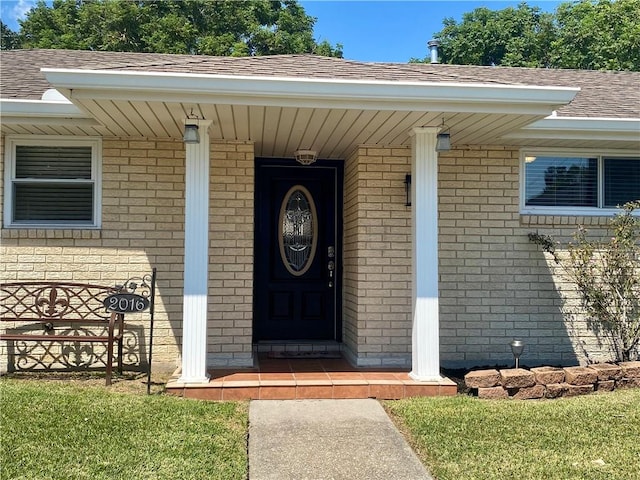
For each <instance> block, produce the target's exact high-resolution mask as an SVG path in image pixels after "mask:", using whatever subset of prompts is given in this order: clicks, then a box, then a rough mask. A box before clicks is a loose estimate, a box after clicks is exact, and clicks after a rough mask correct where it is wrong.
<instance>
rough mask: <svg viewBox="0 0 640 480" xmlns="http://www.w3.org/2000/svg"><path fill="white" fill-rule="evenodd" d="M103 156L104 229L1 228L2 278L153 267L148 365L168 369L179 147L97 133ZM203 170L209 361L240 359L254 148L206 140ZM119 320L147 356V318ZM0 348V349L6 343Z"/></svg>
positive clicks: (111, 278) (86, 276) (175, 303)
mask: <svg viewBox="0 0 640 480" xmlns="http://www.w3.org/2000/svg"><path fill="white" fill-rule="evenodd" d="M2 152H3V153H4V150H2ZM102 153H103V158H102V167H103V173H102V179H103V190H102V228H101V229H100V230H71V229H62V230H54V229H3V230H2V231H1V247H0V255H1V257H2V262H0V279H2V280H5V281H11V280H24V281H27V280H39V279H46V280H72V281H78V282H93V283H99V284H107V285H111V284H115V283H121V282H123V281H124V280H126V279H127V278H129V277H131V276H135V275H140V274H144V273H148V272H150V270H151V268H152V267H154V266H155V267H156V268H157V270H158V290H157V293H158V296H157V307H156V314H155V328H154V362H158V364H159V365H162V366H164V367H166V368H173V367H175V366H176V365H177V364H178V363H179V350H180V346H181V342H182V339H181V337H182V303H183V298H182V291H183V271H184V268H183V260H184V230H183V229H184V155H185V154H184V144H183V143H182V142H181V141H175V140H158V139H153V140H150V139H104V140H103V152H102ZM3 165H4V162H3ZM211 173H212V175H211V185H210V192H211V193H210V195H211V207H210V208H211V216H212V221H211V227H210V245H211V247H212V250H211V252H212V256H211V258H210V274H209V278H210V285H209V288H210V295H211V296H210V299H209V302H210V320H209V332H208V334H209V352H210V356H209V359H208V360H209V361H210V362H214V361H221V362H224V363H234V362H235V363H238V362H245V363H246V362H247V359H249V361H250V358H251V335H250V329H251V305H252V289H251V285H252V264H253V147H252V145H250V144H246V143H242V142H229V143H215V142H212V144H211ZM0 198H2V197H0ZM127 320H128V323H130V324H132V325H133V327H132V330H135V331H136V332H137V333H136V335H137V340H136V341H139V342H142V350H143V356H145V357H146V355H147V351H146V348H145V346H144V345H146V343H145V342H146V340H145V339H146V338H148V330H147V328H146V327H147V325H148V315H147V316H145V314H141V315H138V317H137V318H136V317H135V316H132V315H129V316H128V319H127ZM247 332H249V333H248V334H247ZM3 343H4V342H3ZM0 348H1V349H3V350H2V352H5V351H6V347H5V345H1V346H0Z"/></svg>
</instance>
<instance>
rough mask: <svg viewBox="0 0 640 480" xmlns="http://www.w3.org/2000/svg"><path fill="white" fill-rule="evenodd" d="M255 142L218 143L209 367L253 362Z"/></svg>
mask: <svg viewBox="0 0 640 480" xmlns="http://www.w3.org/2000/svg"><path fill="white" fill-rule="evenodd" d="M254 168H255V167H254V155H253V144H252V143H244V142H226V143H222V142H217V143H216V142H213V143H212V146H211V184H210V191H211V204H210V209H209V214H210V218H211V222H210V225H211V226H210V231H209V245H210V253H211V257H210V259H209V295H210V296H209V305H210V306H209V329H208V337H209V341H208V348H207V349H208V358H207V362H208V364H209V365H244V366H246V365H251V364H252V363H253V356H252V342H253V337H252V336H253V324H252V323H253V314H252V311H253V219H254V202H253V196H254Z"/></svg>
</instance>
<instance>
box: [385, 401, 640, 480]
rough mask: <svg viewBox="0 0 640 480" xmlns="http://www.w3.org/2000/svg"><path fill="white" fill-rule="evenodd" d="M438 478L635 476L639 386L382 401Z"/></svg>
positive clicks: (639, 464)
mask: <svg viewBox="0 0 640 480" xmlns="http://www.w3.org/2000/svg"><path fill="white" fill-rule="evenodd" d="M385 407H386V408H387V411H388V412H389V413H390V414H391V416H392V417H393V418H394V420H396V422H397V424H398V425H399V427H400V428H401V429H402V430H403V431H404V432H405V433H406V435H407V436H408V437H409V439H410V442H412V446H413V447H414V449H415V450H416V452H417V453H418V455H419V456H420V457H421V460H422V461H423V463H424V464H425V465H426V466H427V468H428V469H429V470H430V472H431V473H432V474H433V475H434V476H435V477H436V478H437V479H438V480H449V479H451V480H453V479H456V480H457V479H461V478H464V479H482V480H490V479H508V478H513V479H545V480H552V479H580V480H596V479H602V480H605V479H606V480H617V479H620V480H630V479H638V478H640V441H639V439H640V389H635V390H634V389H629V390H618V391H616V392H612V393H607V394H593V395H586V396H582V397H573V398H562V399H556V400H549V401H545V400H542V401H505V400H497V401H487V400H478V399H477V398H473V397H469V396H464V395H458V396H456V397H450V398H413V399H407V400H399V401H391V402H385Z"/></svg>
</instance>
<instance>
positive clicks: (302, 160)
mask: <svg viewBox="0 0 640 480" xmlns="http://www.w3.org/2000/svg"><path fill="white" fill-rule="evenodd" d="M293 155H294V157H295V159H296V162H298V163H299V164H300V165H311V164H312V163H315V161H316V160H317V159H318V152H316V151H315V150H296V151H295V152H294V153H293Z"/></svg>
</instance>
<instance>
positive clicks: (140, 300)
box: [102, 293, 149, 313]
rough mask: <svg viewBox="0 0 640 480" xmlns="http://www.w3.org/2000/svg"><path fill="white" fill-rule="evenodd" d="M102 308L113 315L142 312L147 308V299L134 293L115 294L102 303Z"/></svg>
mask: <svg viewBox="0 0 640 480" xmlns="http://www.w3.org/2000/svg"><path fill="white" fill-rule="evenodd" d="M102 303H103V305H104V308H106V309H107V310H108V311H110V312H115V313H134V312H143V311H145V310H146V309H147V308H149V299H147V298H145V297H143V296H142V295H137V294H135V293H116V294H113V295H109V296H108V297H107V298H105V299H104V301H103V302H102Z"/></svg>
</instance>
